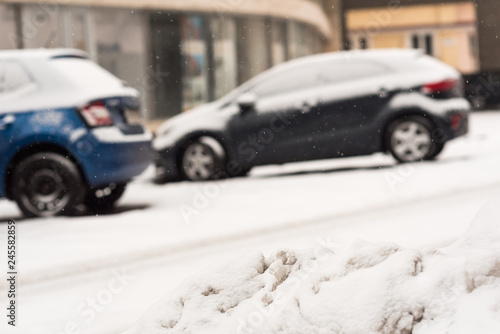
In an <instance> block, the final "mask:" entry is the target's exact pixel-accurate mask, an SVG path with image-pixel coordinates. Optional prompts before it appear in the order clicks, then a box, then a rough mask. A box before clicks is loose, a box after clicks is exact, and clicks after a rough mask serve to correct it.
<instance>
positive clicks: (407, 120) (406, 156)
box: [386, 116, 444, 162]
mask: <svg viewBox="0 0 500 334" xmlns="http://www.w3.org/2000/svg"><path fill="white" fill-rule="evenodd" d="M432 129H433V126H432V124H431V122H430V121H429V120H427V119H426V118H424V117H421V116H408V117H403V118H400V119H397V120H396V121H394V122H392V123H391V125H390V126H389V128H388V131H387V138H386V140H387V143H386V144H387V147H388V148H389V151H390V152H391V153H392V155H393V156H394V158H396V160H398V161H399V162H415V161H421V160H428V159H431V158H433V157H435V156H436V155H437V154H439V147H438V145H437V144H436V143H435V142H434V141H433V139H432V134H431V133H432ZM443 145H444V144H443ZM441 149H442V148H441Z"/></svg>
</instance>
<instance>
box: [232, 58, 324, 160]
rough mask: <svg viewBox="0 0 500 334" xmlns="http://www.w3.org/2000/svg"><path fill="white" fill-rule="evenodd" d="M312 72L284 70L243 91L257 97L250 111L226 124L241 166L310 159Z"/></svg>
mask: <svg viewBox="0 0 500 334" xmlns="http://www.w3.org/2000/svg"><path fill="white" fill-rule="evenodd" d="M316 68H317V67H312V66H300V67H297V66H295V67H292V68H284V69H282V70H281V71H278V72H277V73H272V74H270V75H269V76H268V77H266V78H264V79H263V80H261V81H260V82H259V83H257V84H256V85H254V86H253V87H251V88H250V89H248V90H246V91H245V93H253V94H255V96H256V97H257V102H256V104H255V106H254V108H253V109H252V110H247V111H240V112H239V113H236V114H235V116H234V117H233V118H232V119H231V120H230V122H229V124H228V129H229V131H230V133H231V137H232V138H235V140H236V144H237V149H238V155H239V157H240V158H241V159H243V163H249V164H251V165H252V166H253V165H263V164H280V163H286V162H291V161H299V160H304V159H307V158H308V157H309V156H310V149H311V147H312V146H313V145H312V144H311V139H310V137H311V129H312V128H313V127H314V124H313V123H314V122H313V120H312V117H311V115H313V114H314V112H315V108H316V107H317V101H318V92H317V85H318V82H317V78H318V72H317V71H316V70H315V69H316ZM236 100H237V99H236Z"/></svg>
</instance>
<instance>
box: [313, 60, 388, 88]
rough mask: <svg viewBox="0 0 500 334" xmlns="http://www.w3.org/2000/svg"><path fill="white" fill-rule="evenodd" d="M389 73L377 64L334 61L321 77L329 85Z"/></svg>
mask: <svg viewBox="0 0 500 334" xmlns="http://www.w3.org/2000/svg"><path fill="white" fill-rule="evenodd" d="M385 73H387V70H386V69H385V68H384V67H382V66H379V65H377V64H372V63H368V62H359V61H349V60H342V61H332V62H330V63H328V64H326V66H325V68H324V70H323V71H321V73H320V76H321V78H322V79H323V81H324V82H327V83H329V84H333V83H339V82H345V81H351V80H357V79H362V78H369V77H374V76H377V75H382V74H385Z"/></svg>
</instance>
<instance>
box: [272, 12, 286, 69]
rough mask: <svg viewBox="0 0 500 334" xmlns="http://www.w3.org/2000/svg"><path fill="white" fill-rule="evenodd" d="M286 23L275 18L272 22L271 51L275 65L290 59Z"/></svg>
mask: <svg viewBox="0 0 500 334" xmlns="http://www.w3.org/2000/svg"><path fill="white" fill-rule="evenodd" d="M287 45H288V42H287V34H286V23H285V22H284V21H281V20H273V21H272V23H271V52H272V59H273V65H277V64H280V63H282V62H284V61H286V60H287V59H288V54H287V51H288V50H287Z"/></svg>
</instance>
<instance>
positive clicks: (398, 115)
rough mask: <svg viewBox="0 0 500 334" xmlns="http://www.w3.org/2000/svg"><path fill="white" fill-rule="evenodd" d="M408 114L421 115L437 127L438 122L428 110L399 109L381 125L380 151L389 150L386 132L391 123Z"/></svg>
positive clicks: (408, 115)
mask: <svg viewBox="0 0 500 334" xmlns="http://www.w3.org/2000/svg"><path fill="white" fill-rule="evenodd" d="M410 116H420V117H423V118H425V119H427V120H428V121H429V122H431V124H432V126H433V127H434V128H438V127H439V125H438V122H437V121H436V119H435V118H434V117H433V116H432V115H431V114H430V113H429V112H426V111H424V110H422V109H417V108H414V109H403V110H400V111H399V112H397V113H395V114H393V115H391V116H390V117H388V118H387V119H386V120H385V122H384V126H383V127H382V131H381V142H382V151H383V152H389V147H387V132H388V130H389V127H390V126H391V124H392V123H393V122H394V121H396V120H398V119H400V118H404V117H410Z"/></svg>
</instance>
